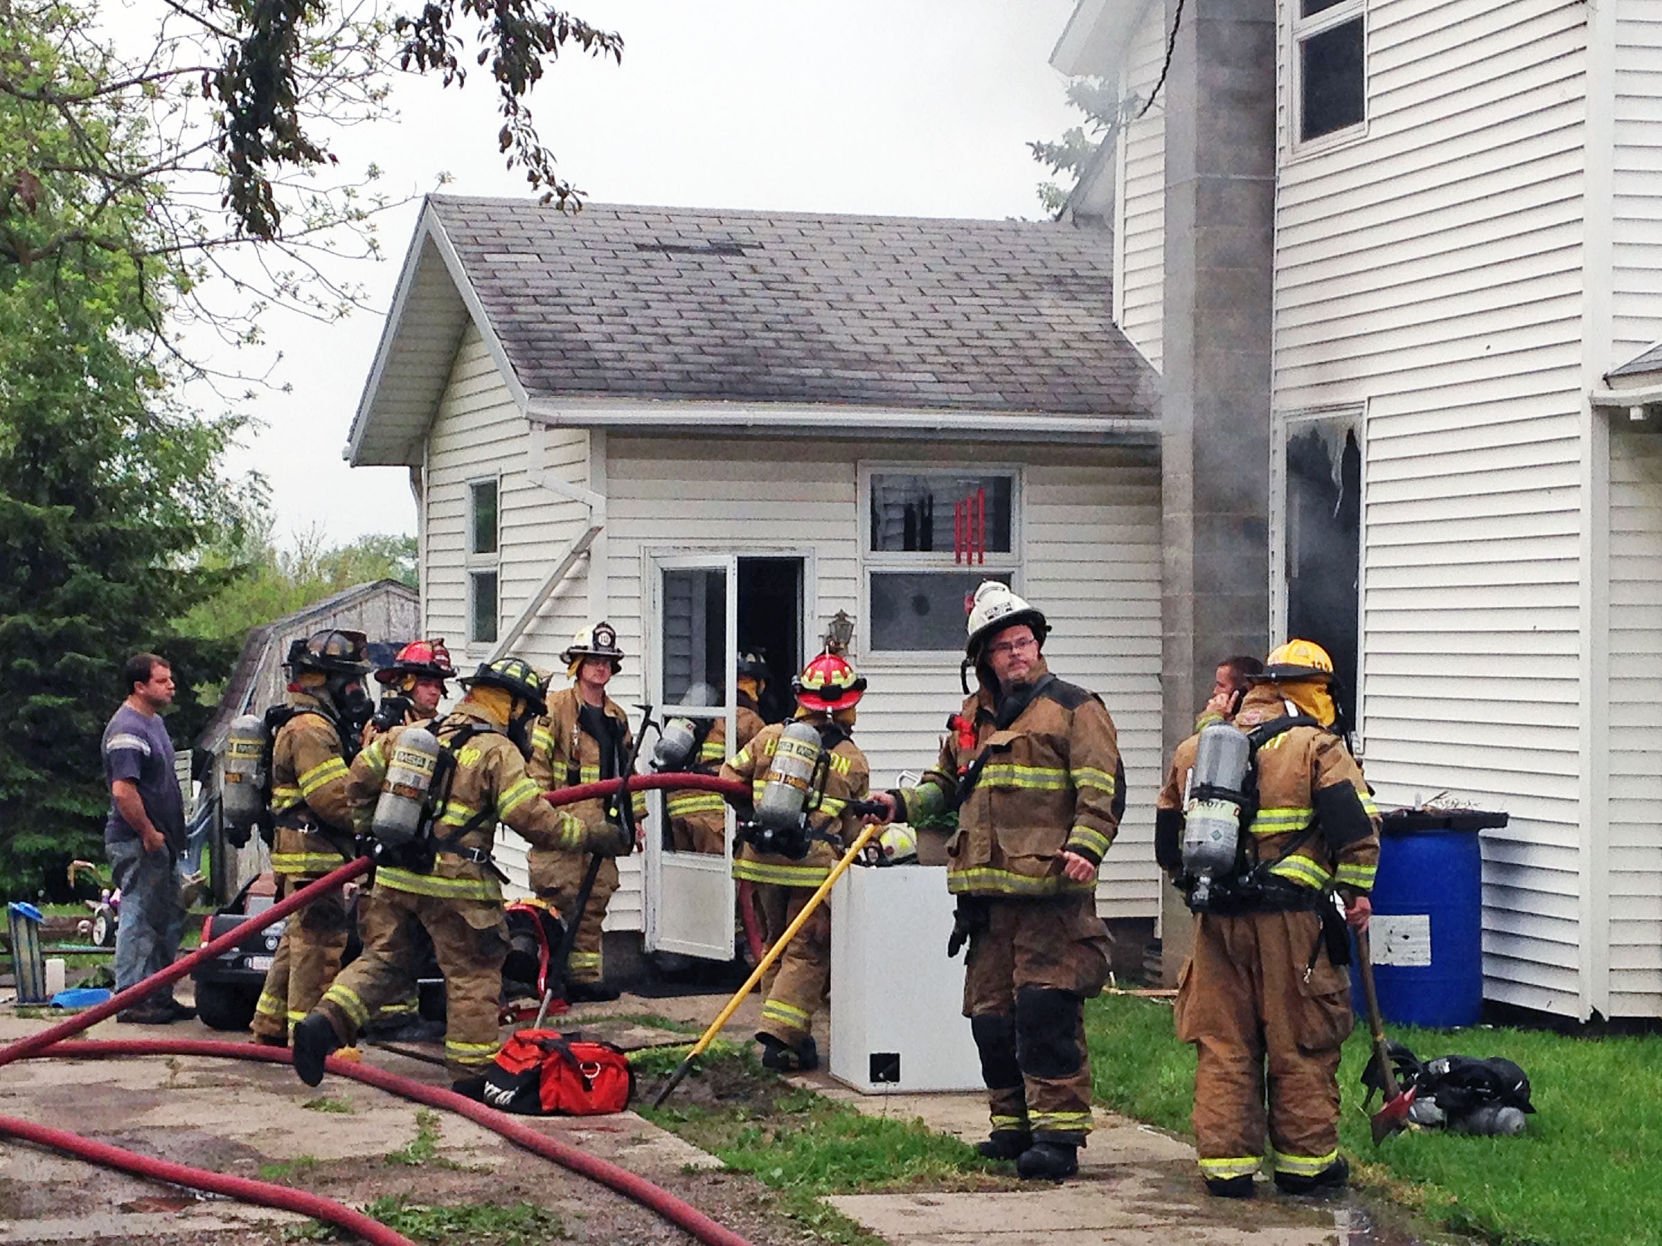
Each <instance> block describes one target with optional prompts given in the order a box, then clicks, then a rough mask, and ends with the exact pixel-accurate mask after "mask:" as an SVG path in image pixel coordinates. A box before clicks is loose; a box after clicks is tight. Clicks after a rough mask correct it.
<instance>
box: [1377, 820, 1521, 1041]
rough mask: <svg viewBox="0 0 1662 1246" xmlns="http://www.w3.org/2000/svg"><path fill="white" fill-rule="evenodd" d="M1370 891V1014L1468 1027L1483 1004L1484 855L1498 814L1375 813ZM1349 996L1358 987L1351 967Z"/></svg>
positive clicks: (1397, 1020) (1405, 1022)
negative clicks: (1375, 1005) (1375, 864)
mask: <svg viewBox="0 0 1662 1246" xmlns="http://www.w3.org/2000/svg"><path fill="white" fill-rule="evenodd" d="M1383 822H1384V827H1385V830H1384V834H1383V835H1382V836H1381V838H1380V852H1379V876H1378V878H1377V880H1376V881H1375V883H1374V889H1373V922H1372V924H1371V925H1370V926H1369V936H1370V942H1371V945H1372V948H1373V959H1374V980H1375V983H1376V984H1377V986H1378V988H1379V1011H1380V1012H1381V1013H1383V1014H1384V1016H1385V1019H1386V1020H1387V1021H1392V1022H1395V1023H1396V1024H1398V1025H1423V1026H1431V1027H1436V1028H1448V1027H1453V1026H1460V1025H1474V1024H1476V1022H1477V1020H1478V1017H1479V1015H1480V1014H1481V1013H1482V1011H1483V854H1482V852H1481V850H1480V848H1479V845H1478V838H1477V833H1478V831H1479V830H1481V829H1483V828H1485V827H1492V826H1505V825H1506V815H1505V814H1504V813H1487V812H1480V811H1477V810H1454V811H1448V812H1432V811H1424V810H1397V811H1394V812H1392V813H1387V814H1385V815H1384V818H1383ZM1351 976H1352V979H1353V981H1352V987H1353V989H1352V998H1353V1000H1354V1002H1355V1005H1356V1008H1357V1009H1358V1011H1360V1010H1361V1009H1362V1007H1363V1003H1362V987H1361V983H1360V982H1359V981H1356V980H1355V979H1356V969H1355V967H1354V966H1352V969H1351Z"/></svg>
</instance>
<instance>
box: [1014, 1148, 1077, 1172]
mask: <svg viewBox="0 0 1662 1246" xmlns="http://www.w3.org/2000/svg"><path fill="white" fill-rule="evenodd" d="M1078 1171H1079V1148H1078V1147H1077V1146H1074V1145H1073V1144H1072V1143H1071V1142H1035V1143H1034V1144H1033V1145H1032V1146H1030V1147H1028V1148H1027V1150H1025V1151H1023V1152H1022V1153H1021V1158H1020V1159H1018V1160H1016V1175H1017V1176H1019V1177H1021V1178H1022V1179H1023V1180H1024V1181H1060V1180H1062V1179H1063V1178H1064V1177H1071V1176H1073V1174H1074V1173H1076V1172H1078Z"/></svg>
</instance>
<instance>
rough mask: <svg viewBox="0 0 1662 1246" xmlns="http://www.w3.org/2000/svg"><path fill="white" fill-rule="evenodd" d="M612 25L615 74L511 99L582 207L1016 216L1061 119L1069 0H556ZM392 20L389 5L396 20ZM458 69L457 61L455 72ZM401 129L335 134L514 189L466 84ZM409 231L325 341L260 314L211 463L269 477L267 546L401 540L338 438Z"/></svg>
mask: <svg viewBox="0 0 1662 1246" xmlns="http://www.w3.org/2000/svg"><path fill="white" fill-rule="evenodd" d="M571 5H572V9H573V11H574V12H576V13H577V14H579V15H580V16H582V17H584V18H586V19H587V20H589V21H591V22H595V23H597V24H603V25H607V26H610V27H612V28H614V29H616V30H618V31H619V32H621V33H622V35H623V37H624V40H625V44H626V46H625V51H624V56H623V63H622V65H621V66H620V65H618V64H616V63H614V62H605V63H600V62H591V61H587V60H585V59H583V58H581V57H580V56H577V55H572V56H570V57H569V58H567V59H562V61H561V62H560V64H559V65H558V66H557V67H556V68H555V69H554V71H553V72H552V74H551V75H550V76H547V77H545V78H544V80H543V82H542V83H541V84H540V85H539V86H538V88H537V90H536V92H535V94H534V95H533V97H532V99H531V107H532V111H533V114H534V116H535V118H536V120H537V125H538V129H539V131H540V133H541V135H542V137H543V140H544V142H545V143H546V144H547V145H548V146H549V147H550V148H552V149H553V150H554V152H555V154H556V155H557V156H558V157H559V160H560V167H561V169H562V171H563V173H564V175H565V176H566V177H568V178H569V179H571V180H572V181H573V182H575V183H576V184H577V185H578V186H579V187H580V188H581V189H582V190H583V191H584V192H585V194H586V196H587V197H588V198H589V199H590V200H591V201H594V202H610V203H649V204H665V205H674V206H686V207H728V208H777V209H790V210H796V211H809V212H868V213H882V214H894V215H915V216H963V217H993V218H998V217H1008V216H1019V217H1028V218H1037V217H1038V216H1040V215H1041V212H1040V208H1039V205H1038V200H1037V198H1036V196H1035V193H1034V187H1035V185H1036V184H1037V183H1038V182H1039V181H1040V180H1041V178H1042V177H1044V175H1045V174H1044V170H1043V169H1042V168H1041V167H1040V166H1039V165H1037V164H1035V163H1034V162H1033V160H1032V158H1031V156H1030V155H1029V153H1028V151H1027V148H1026V146H1025V144H1026V142H1027V141H1028V140H1030V139H1037V138H1054V137H1056V136H1059V135H1060V134H1061V132H1062V131H1063V130H1064V129H1065V128H1066V127H1067V126H1069V125H1072V124H1074V123H1075V122H1076V120H1077V115H1076V114H1073V113H1071V112H1070V111H1069V110H1068V109H1067V107H1066V106H1065V104H1064V102H1063V90H1064V87H1065V80H1064V79H1063V78H1062V77H1061V75H1059V74H1058V73H1056V71H1055V70H1053V69H1051V68H1050V66H1049V64H1048V57H1049V55H1050V50H1051V48H1052V46H1053V45H1054V44H1055V42H1056V39H1057V37H1058V36H1059V35H1060V33H1061V31H1062V27H1063V25H1064V24H1065V22H1066V20H1067V17H1068V14H1069V13H1070V12H1071V11H1072V9H1073V0H839V2H838V3H836V4H831V3H825V2H823V0H792V2H781V0H571ZM405 7H408V6H405ZM471 59H472V58H471V56H467V57H464V63H467V62H470V61H471ZM394 102H395V103H396V104H397V106H398V107H399V109H400V111H401V113H402V116H401V120H400V121H399V122H398V123H397V124H396V125H394V126H388V127H383V128H380V129H377V130H376V131H375V132H374V133H373V134H371V133H369V132H367V131H364V130H359V131H356V132H353V133H351V134H348V135H345V136H343V137H342V138H341V139H339V140H338V150H339V151H340V153H341V154H342V156H343V158H346V159H351V158H352V157H354V156H358V157H362V156H363V155H364V154H365V153H369V154H370V155H372V156H373V158H374V159H375V160H377V161H378V162H379V163H380V164H381V165H382V166H383V167H384V168H385V170H386V179H385V181H384V183H383V185H384V186H385V187H386V188H387V189H389V190H393V191H397V192H400V193H402V192H416V193H419V192H422V191H426V190H431V189H434V188H435V186H436V179H437V177H438V175H439V173H440V172H441V171H442V172H447V173H449V174H450V175H451V177H452V178H453V179H454V180H453V181H452V182H451V183H450V185H449V186H447V187H445V188H444V189H445V191H446V193H454V194H479V195H520V194H524V193H526V187H525V184H524V182H523V180H522V178H521V177H520V176H519V175H518V174H514V173H509V172H507V171H506V170H504V168H503V167H502V161H501V158H500V157H499V156H498V154H497V153H496V150H495V148H496V144H495V135H496V130H497V128H498V126H499V124H500V122H499V121H498V120H497V119H496V117H495V113H494V94H493V92H492V90H491V84H490V82H489V80H488V78H487V77H486V76H485V74H484V73H483V71H477V72H476V74H475V76H474V77H473V79H472V80H470V82H469V84H468V86H467V87H466V89H465V90H463V91H460V92H458V91H456V90H454V89H452V90H450V91H441V90H439V88H438V86H437V84H436V83H428V82H425V81H421V80H410V81H408V82H405V83H402V84H400V86H399V88H398V90H397V92H396V93H395V95H394ZM415 219H416V206H415V205H414V204H412V205H409V206H406V207H405V208H403V209H401V210H399V211H397V212H394V213H389V214H387V215H386V216H384V217H383V218H382V223H381V227H380V228H381V241H382V246H383V250H384V251H385V253H386V256H387V258H386V260H385V261H383V262H381V263H379V264H364V265H359V266H357V268H358V271H357V272H356V273H355V274H353V275H354V276H355V279H356V280H358V281H359V282H360V283H362V284H363V285H365V286H367V287H368V289H369V291H370V302H371V305H372V306H373V307H374V308H375V309H376V311H375V313H374V314H370V313H362V312H360V313H358V314H356V315H354V316H352V317H351V318H349V319H348V320H346V321H344V322H342V323H340V324H337V325H332V326H328V327H321V326H317V325H314V324H312V323H310V322H307V321H305V320H303V319H301V318H300V317H297V316H296V317H286V316H278V315H275V314H273V315H272V316H269V317H268V318H267V321H266V326H265V327H266V332H267V337H268V339H269V343H270V345H271V346H272V347H274V348H276V349H280V350H281V351H282V352H283V353H284V360H283V362H282V363H281V364H280V365H279V370H278V374H277V376H278V379H281V380H283V381H287V382H288V383H289V384H291V385H292V386H293V391H292V393H289V394H267V395H264V396H262V397H261V398H260V399H259V400H258V401H257V402H256V404H255V407H254V413H255V414H256V415H257V416H258V417H259V418H260V419H261V420H262V421H263V422H264V428H263V429H262V430H261V431H259V432H258V433H256V434H254V435H253V436H251V437H250V438H249V439H248V444H247V445H245V446H244V447H243V449H242V450H241V451H239V453H238V454H237V455H236V456H235V457H234V458H233V462H232V466H233V467H234V468H237V469H245V468H247V467H257V468H258V469H259V470H260V471H261V472H262V473H264V474H265V476H266V477H267V479H268V480H269V481H270V483H271V486H272V492H273V501H274V504H275V509H276V520H277V526H276V531H277V536H278V539H279V540H280V541H283V542H285V543H287V542H290V541H292V539H293V536H294V534H295V533H297V532H300V531H304V530H306V529H308V528H310V527H312V526H313V525H319V526H321V527H322V529H323V530H324V532H325V534H326V536H327V538H328V540H329V541H330V542H331V543H338V542H344V541H349V540H351V539H352V538H354V537H356V536H359V535H361V534H364V533H369V532H409V533H413V532H414V531H415V522H416V520H415V508H414V505H413V503H412V501H411V497H410V491H409V485H408V480H407V477H406V474H405V473H404V471H403V470H402V469H392V468H373V469H366V468H358V469H348V468H347V467H346V465H345V464H344V462H343V461H342V460H341V457H340V451H341V447H342V446H343V445H344V444H345V441H346V434H347V429H348V426H349V425H350V423H351V419H352V415H353V412H354V411H355V410H356V408H357V404H358V399H359V396H360V394H361V392H362V389H363V384H364V379H365V377H366V376H367V374H368V371H369V366H370V362H371V359H372V356H373V353H374V350H375V347H376V343H377V341H378V339H379V337H380V333H381V329H382V325H383V323H384V314H383V313H384V311H385V309H386V307H387V306H388V305H389V303H390V302H391V298H392V291H393V287H394V285H395V284H396V282H397V279H398V269H399V264H400V262H401V260H402V257H403V254H404V250H405V247H406V245H407V243H408V241H409V235H410V231H411V229H412V228H413V226H414V222H415Z"/></svg>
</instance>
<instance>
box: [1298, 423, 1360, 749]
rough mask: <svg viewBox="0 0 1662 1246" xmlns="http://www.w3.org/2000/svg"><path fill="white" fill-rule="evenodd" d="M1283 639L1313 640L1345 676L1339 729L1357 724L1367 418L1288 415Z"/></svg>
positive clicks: (1348, 728)
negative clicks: (1364, 433) (1364, 422)
mask: <svg viewBox="0 0 1662 1246" xmlns="http://www.w3.org/2000/svg"><path fill="white" fill-rule="evenodd" d="M1282 440H1283V448H1282V455H1281V465H1282V468H1283V476H1282V497H1281V499H1280V501H1281V503H1282V513H1281V519H1282V529H1283V531H1282V540H1281V541H1280V546H1281V548H1280V551H1279V552H1280V554H1281V576H1280V583H1279V585H1278V586H1277V587H1278V588H1279V589H1280V594H1279V595H1280V597H1281V600H1282V604H1283V605H1284V607H1285V617H1286V627H1285V629H1284V631H1283V633H1282V635H1283V638H1284V639H1292V638H1294V637H1300V638H1303V639H1305V640H1313V641H1315V642H1316V643H1317V644H1318V645H1320V646H1321V647H1322V648H1324V649H1326V650H1327V652H1328V654H1329V655H1330V656H1331V657H1332V659H1333V670H1334V673H1335V674H1336V675H1337V676H1338V677H1339V711H1340V720H1339V725H1340V728H1341V730H1354V729H1355V727H1356V725H1357V724H1356V720H1355V711H1356V693H1357V689H1358V687H1359V686H1360V684H1359V682H1358V679H1359V672H1358V661H1357V655H1358V649H1359V643H1358V642H1359V638H1360V622H1361V613H1360V604H1361V587H1362V585H1361V572H1362V413H1361V412H1360V411H1347V412H1343V413H1331V414H1322V415H1310V416H1297V417H1291V418H1288V419H1287V420H1286V422H1285V424H1284V426H1283V430H1282Z"/></svg>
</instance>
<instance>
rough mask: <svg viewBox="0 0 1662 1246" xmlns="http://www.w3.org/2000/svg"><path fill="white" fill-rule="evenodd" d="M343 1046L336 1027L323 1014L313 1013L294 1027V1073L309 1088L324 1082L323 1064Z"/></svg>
mask: <svg viewBox="0 0 1662 1246" xmlns="http://www.w3.org/2000/svg"><path fill="white" fill-rule="evenodd" d="M340 1046H341V1041H340V1039H339V1038H337V1037H335V1027H334V1026H332V1025H330V1024H329V1018H328V1017H326V1016H324V1015H323V1014H322V1013H321V1012H314V1013H311V1014H310V1015H309V1016H307V1018H306V1019H305V1020H304V1021H302V1022H301V1023H300V1024H299V1025H297V1026H295V1027H294V1071H295V1074H296V1075H297V1076H298V1077H299V1078H300V1080H301V1081H303V1082H305V1083H306V1085H308V1086H316V1085H317V1084H318V1083H320V1082H321V1081H322V1080H323V1062H324V1061H325V1060H327V1059H328V1058H329V1055H330V1053H331V1052H333V1051H335V1050H336V1049H337V1048H339V1047H340Z"/></svg>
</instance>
